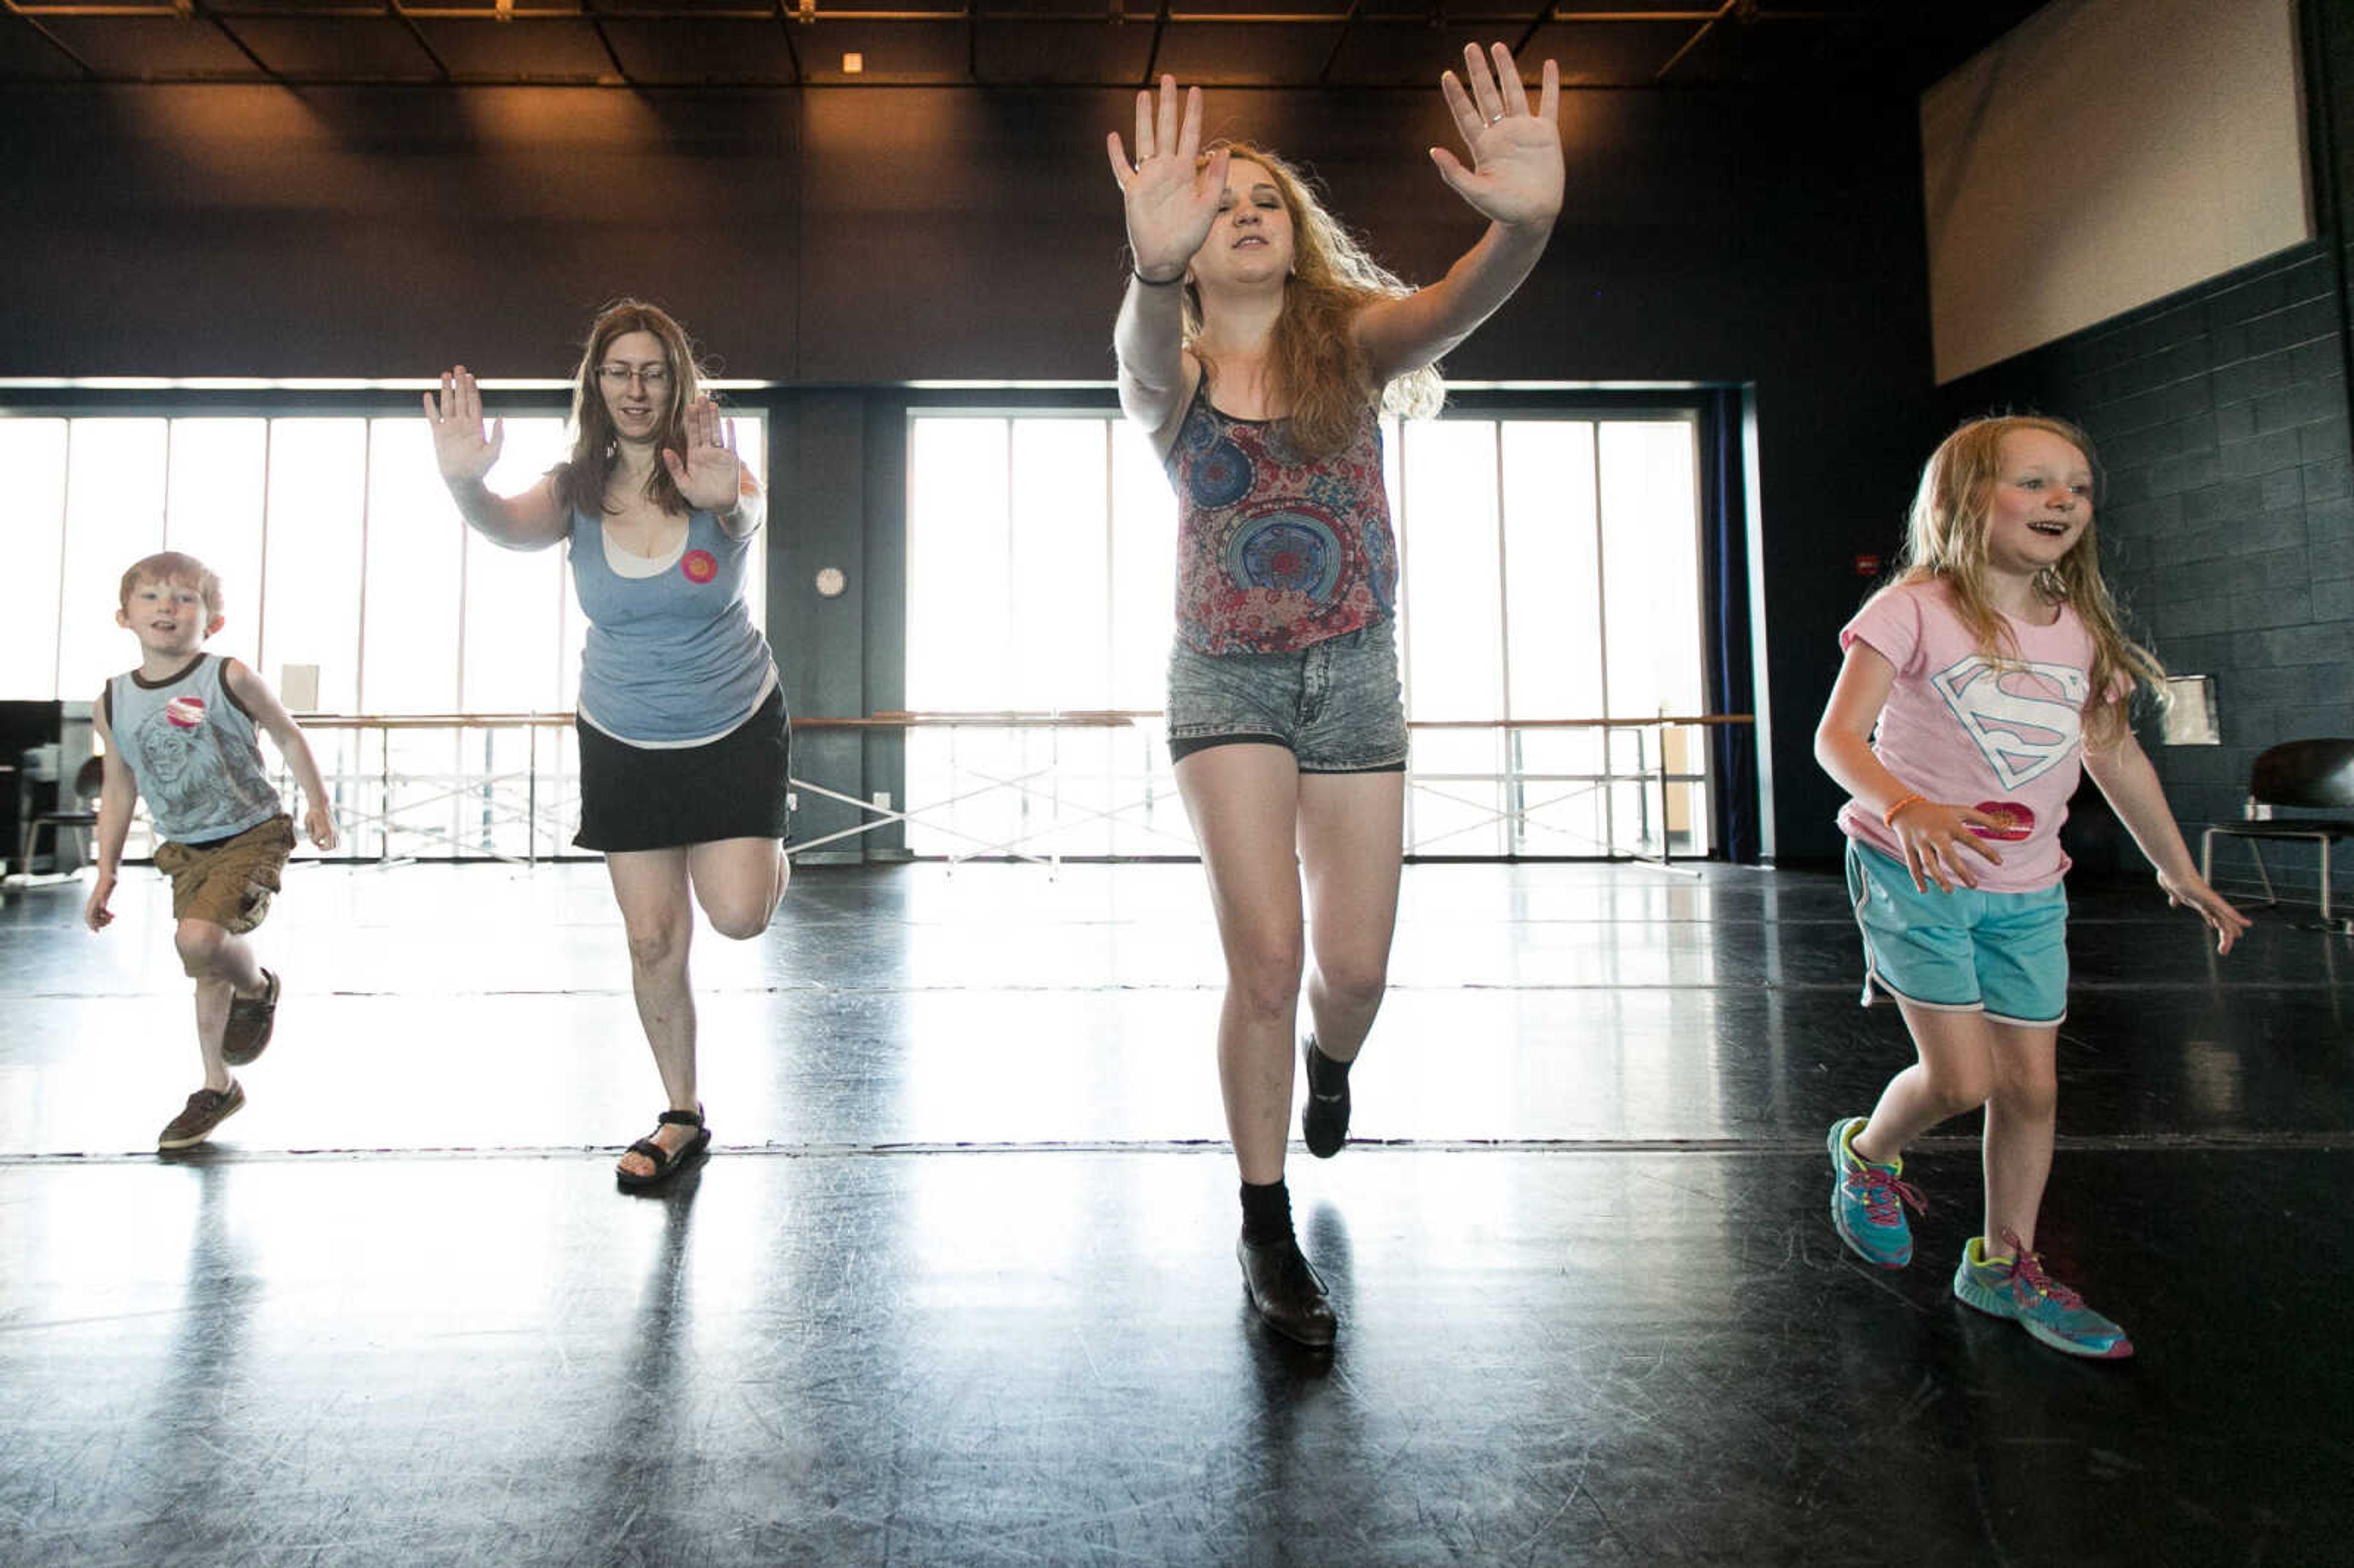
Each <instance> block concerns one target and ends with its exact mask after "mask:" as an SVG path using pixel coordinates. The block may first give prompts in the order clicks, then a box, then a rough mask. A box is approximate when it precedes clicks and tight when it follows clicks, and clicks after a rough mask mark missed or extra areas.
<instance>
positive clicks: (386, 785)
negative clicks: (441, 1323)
mask: <svg viewBox="0 0 2354 1568" xmlns="http://www.w3.org/2000/svg"><path fill="white" fill-rule="evenodd" d="M1161 717H1162V714H1161V710H1159V709H1152V708H1090V709H1021V708H998V709H883V710H878V711H876V712H875V713H872V714H867V715H808V716H798V717H795V718H794V719H793V720H792V724H793V726H794V728H795V729H796V730H799V731H802V732H821V731H833V730H843V731H852V732H864V731H870V730H871V731H878V732H883V731H888V732H898V733H903V734H904V733H906V732H908V731H914V730H927V729H949V730H981V731H991V730H997V731H1044V732H1048V733H1050V734H1052V733H1055V732H1064V731H1094V732H1104V731H1116V730H1127V729H1150V728H1153V727H1157V726H1158V725H1159V723H1160V721H1161ZM298 718H299V722H300V723H301V724H302V726H304V728H305V729H307V730H311V731H315V732H334V731H344V732H351V733H353V734H354V735H355V736H362V735H365V734H366V733H367V732H376V733H377V734H379V735H380V736H386V737H387V744H385V745H383V746H381V747H379V748H378V753H377V757H376V759H375V760H376V767H375V768H364V767H358V768H344V767H338V768H334V769H331V770H329V778H328V782H329V787H330V788H331V789H334V790H335V792H336V794H337V796H338V800H337V810H338V812H339V814H341V815H342V816H343V818H344V821H345V826H346V829H347V830H348V831H347V842H349V843H350V844H351V846H352V848H353V849H355V850H356V849H357V847H358V838H359V835H360V834H361V833H362V832H366V831H367V830H369V829H371V828H373V829H375V830H376V832H378V833H379V835H380V837H381V839H382V842H383V846H384V848H383V858H386V859H387V860H390V859H394V858H410V857H408V856H398V857H396V856H395V854H394V853H393V849H392V838H393V835H394V834H395V833H396V832H398V833H399V834H402V835H405V836H408V837H409V838H412V839H421V840H423V841H425V842H427V843H429V844H435V845H440V846H442V847H443V848H445V849H446V850H447V851H448V852H449V853H452V854H453V855H457V856H460V857H461V858H487V859H493V860H498V861H504V862H508V863H518V864H535V863H537V862H538V861H539V860H540V859H542V858H543V854H542V852H541V848H540V842H539V836H540V833H541V832H542V821H543V819H545V818H547V817H550V816H560V815H561V814H562V813H564V812H566V811H567V810H569V809H570V805H571V802H573V801H575V800H577V783H575V784H572V785H571V786H570V787H569V788H568V789H567V779H571V777H572V775H571V774H570V771H569V769H568V768H562V767H561V764H560V763H559V765H558V769H559V770H558V771H557V772H556V773H555V774H553V776H551V775H550V774H549V773H548V772H547V771H546V770H545V769H544V768H542V766H541V763H542V757H543V753H542V751H541V748H540V737H541V732H542V731H544V730H562V729H567V728H569V727H571V726H572V725H573V724H574V723H575V719H576V715H574V714H573V713H571V712H566V711H557V712H517V713H473V714H304V715H298ZM1754 723H1755V719H1754V717H1753V716H1752V715H1748V714H1715V713H1710V714H1661V715H1644V716H1640V717H1618V716H1610V717H1563V718H1520V719H1415V720H1410V721H1408V728H1409V730H1412V731H1416V732H1441V731H1488V732H1495V733H1501V734H1505V735H1508V736H1510V735H1514V734H1518V733H1523V732H1546V731H1577V730H1589V731H1604V732H1628V733H1631V734H1632V735H1633V736H1634V741H1635V757H1634V759H1633V760H1634V767H1633V768H1632V769H1631V770H1629V769H1623V768H1618V767H1616V766H1614V765H1613V764H1612V762H1611V760H1610V758H1609V755H1608V753H1607V751H1606V752H1605V754H1604V755H1603V758H1602V760H1601V765H1600V767H1599V768H1598V770H1595V771H1587V772H1532V771H1528V770H1526V769H1522V768H1518V767H1516V766H1507V767H1506V768H1504V769H1503V770H1502V771H1501V772H1494V771H1490V772H1455V773H1444V772H1419V771H1416V772H1412V773H1410V774H1409V776H1408V782H1409V784H1410V786H1411V787H1412V788H1413V789H1416V790H1417V791H1419V792H1421V794H1422V795H1423V796H1425V797H1426V798H1429V799H1433V800H1443V801H1446V802H1448V803H1449V804H1450V805H1452V806H1454V807H1457V808H1459V809H1461V810H1466V811H1469V812H1472V813H1474V815H1473V816H1472V818H1471V820H1469V821H1463V822H1458V823H1456V824H1455V825H1453V826H1451V827H1448V828H1447V829H1446V830H1445V831H1444V832H1440V833H1438V834H1437V837H1435V838H1432V839H1429V840H1426V841H1424V840H1418V841H1416V843H1415V844H1414V846H1413V849H1414V852H1415V853H1416V854H1423V853H1428V852H1429V850H1430V847H1431V845H1433V844H1436V843H1441V842H1444V841H1445V840H1447V839H1450V838H1454V837H1456V836H1457V835H1458V834H1462V833H1468V832H1477V831H1479V829H1482V828H1486V827H1490V826H1491V825H1493V824H1496V823H1499V822H1511V823H1512V824H1513V825H1514V828H1515V831H1516V832H1518V833H1519V834H1520V835H1521V836H1522V838H1523V839H1525V838H1526V837H1527V836H1529V835H1530V834H1531V833H1532V832H1551V833H1557V834H1561V835H1563V836H1564V837H1565V838H1568V839H1569V840H1571V841H1572V842H1574V843H1575V844H1576V845H1578V846H1579V847H1580V849H1581V850H1583V851H1585V852H1587V853H1591V852H1595V851H1598V852H1599V853H1601V855H1602V856H1604V857H1606V858H1610V859H1617V860H1629V861H1634V862H1637V863H1645V864H1650V865H1653V866H1655V867H1657V868H1659V869H1660V870H1665V871H1674V872H1679V873H1681V872H1683V871H1684V868H1683V867H1681V866H1678V865H1676V864H1675V863H1674V847H1673V830H1672V821H1673V807H1672V800H1671V792H1672V791H1673V789H1675V788H1676V787H1677V786H1679V785H1687V786H1689V785H1704V784H1706V783H1707V782H1708V781H1709V774H1708V773H1706V772H1705V771H1689V770H1677V769H1675V768H1672V767H1671V758H1670V749H1671V747H1670V743H1669V740H1668V734H1669V732H1670V731H1672V730H1707V729H1712V728H1721V727H1728V726H1747V725H1753V724H1754ZM404 731H441V732H445V733H450V734H451V735H452V736H458V735H462V734H464V733H466V732H498V731H507V732H514V733H515V734H516V735H517V736H518V738H520V739H521V740H522V741H523V746H524V755H523V757H522V758H519V759H518V762H519V764H520V765H519V766H513V767H506V768H501V767H498V766H496V765H495V761H494V758H495V753H496V749H497V743H496V741H495V740H494V739H493V738H490V737H489V736H486V738H485V742H484V756H483V764H482V768H480V769H478V770H477V769H471V768H464V767H462V766H461V767H460V768H458V769H456V770H455V771H452V772H448V773H443V772H441V771H440V770H438V769H436V770H433V771H417V770H414V769H408V768H397V767H396V766H395V765H394V750H395V748H394V747H392V746H391V745H390V744H388V738H389V736H392V735H393V734H396V733H398V732H404ZM1140 740H1143V741H1144V742H1145V744H1147V745H1148V746H1149V745H1150V744H1151V741H1150V737H1146V736H1140ZM558 755H559V756H560V753H559V754H558ZM341 760H345V759H341V758H339V761H341ZM348 760H349V761H350V762H353V763H358V762H360V761H361V758H359V757H358V756H357V755H354V756H352V757H350V758H348ZM952 766H953V767H954V768H955V769H956V771H957V773H958V774H960V775H970V788H967V787H965V784H966V779H964V778H961V777H960V778H958V779H956V780H955V783H954V785H953V787H952V792H951V793H949V794H948V795H946V796H944V797H942V798H940V799H938V800H929V801H926V802H922V803H916V802H912V801H907V800H902V801H901V802H900V803H899V804H897V805H896V806H892V805H884V804H881V803H879V802H878V801H877V800H869V799H862V798H860V797H859V796H856V795H853V794H849V793H845V792H843V791H841V790H838V789H831V788H829V787H827V786H825V785H822V784H819V783H816V782H814V781H812V780H810V779H801V778H793V779H790V780H789V781H788V782H789V786H790V789H792V790H793V791H794V792H795V794H796V796H798V795H799V793H800V792H801V791H804V790H806V791H807V792H808V793H809V794H811V796H814V797H816V798H818V799H822V800H831V801H835V802H838V803H840V804H841V805H843V806H846V807H849V808H850V809H852V810H854V811H855V812H857V813H858V819H857V820H856V821H854V822H853V823H851V824H850V825H849V826H846V827H843V828H840V829H837V830H834V831H832V832H828V833H825V834H823V835H821V836H820V837H817V838H814V839H810V840H806V841H803V842H793V843H790V844H788V846H787V847H788V849H790V851H792V852H793V853H806V852H809V851H812V850H816V849H819V848H822V847H823V846H825V845H828V844H832V843H835V842H842V841H844V840H853V839H857V838H861V837H863V836H864V835H865V834H868V833H872V832H877V831H879V830H883V829H886V828H890V827H893V826H895V825H900V826H904V825H906V824H909V823H914V824H916V825H918V826H920V827H921V828H922V829H923V830H924V831H925V832H928V833H933V834H937V835H939V836H940V837H942V838H945V839H949V840H951V841H956V842H958V844H959V847H958V848H957V849H956V850H955V851H954V852H953V853H949V855H948V856H947V857H946V858H947V860H948V861H949V863H950V864H951V865H954V864H957V863H962V862H964V861H967V860H970V859H975V858H979V857H984V856H994V857H1003V858H1009V859H1013V860H1019V861H1024V862H1028V863H1034V864H1041V865H1046V866H1050V867H1051V866H1053V865H1055V864H1058V863H1060V861H1061V860H1062V858H1063V856H1062V855H1061V854H1060V853H1055V852H1053V851H1051V850H1049V851H1045V852H1044V853H1042V852H1041V851H1040V850H1039V849H1038V847H1037V842H1038V841H1039V840H1041V839H1044V838H1049V837H1054V836H1057V835H1061V834H1063V833H1066V832H1069V831H1071V830H1073V829H1075V828H1084V827H1087V825H1089V824H1091V823H1097V822H1103V823H1108V822H1114V821H1119V822H1120V823H1121V824H1122V825H1123V826H1124V827H1126V828H1128V829H1130V830H1134V831H1138V832H1142V833H1144V834H1146V835H1148V836H1150V837H1151V838H1156V839H1159V840H1161V841H1164V842H1167V843H1168V845H1169V846H1170V849H1171V852H1172V853H1177V854H1182V855H1188V856H1190V855H1192V854H1193V853H1194V850H1195V846H1194V842H1193V837H1192V835H1191V833H1190V832H1172V831H1169V830H1165V829H1162V828H1161V827H1159V826H1157V825H1156V824H1154V823H1152V822H1151V821H1137V820H1136V813H1138V812H1140V811H1141V812H1144V813H1146V814H1147V815H1148V816H1149V815H1150V811H1151V810H1152V809H1153V808H1155V807H1156V806H1158V805H1159V804H1161V800H1163V799H1164V797H1165V790H1163V789H1154V788H1152V781H1153V779H1154V778H1155V777H1156V774H1157V772H1158V771H1159V769H1155V768H1151V767H1148V768H1146V769H1145V770H1144V771H1143V772H1142V773H1141V774H1140V775H1129V774H1119V775H1116V776H1114V777H1115V779H1119V778H1132V777H1141V778H1143V779H1145V780H1146V784H1147V788H1146V789H1145V790H1144V791H1143V793H1142V796H1141V798H1140V799H1135V800H1108V801H1107V803H1106V804H1104V805H1101V806H1093V805H1087V804H1083V803H1081V802H1078V801H1075V800H1067V799H1065V798H1063V797H1062V795H1061V793H1060V792H1059V790H1058V789H1057V788H1056V783H1055V781H1056V779H1057V776H1058V774H1059V773H1060V772H1061V767H1060V758H1059V757H1055V758H1049V759H1048V760H1047V761H1046V762H1045V763H1044V765H1042V766H1038V767H1033V768H1013V769H1004V770H995V771H992V770H987V769H982V768H965V767H964V766H962V765H961V764H952ZM1628 782H1634V783H1636V784H1638V786H1639V788H1640V791H1641V795H1640V800H1641V802H1642V806H1643V808H1644V810H1643V815H1644V816H1645V817H1649V815H1650V812H1651V810H1653V809H1654V807H1655V809H1656V810H1657V813H1658V815H1657V832H1656V835H1653V834H1652V833H1651V832H1649V824H1646V826H1645V828H1644V829H1639V830H1638V839H1637V841H1636V846H1635V847H1631V848H1630V847H1626V846H1622V845H1621V844H1620V843H1619V842H1617V840H1618V837H1619V835H1618V832H1617V816H1618V812H1619V810H1620V806H1619V803H1618V800H1617V797H1616V791H1614V790H1613V789H1612V787H1613V786H1614V785H1622V784H1625V783H1628ZM362 783H364V784H366V785H372V786H373V787H374V789H376V802H375V804H376V807H377V809H376V810H361V802H360V800H359V799H358V798H357V796H358V791H357V790H350V791H347V790H346V789H345V788H343V787H344V786H347V785H353V784H362ZM551 784H552V786H553V789H552V792H551V790H550V788H549V786H550V785H551ZM1472 785H1482V786H1496V785H1500V786H1502V787H1503V790H1504V794H1503V797H1502V798H1503V800H1504V802H1505V803H1504V804H1502V805H1501V806H1500V807H1499V805H1498V804H1497V803H1496V799H1497V798H1496V796H1495V795H1494V794H1493V793H1492V792H1491V793H1490V795H1489V798H1488V799H1485V800H1481V799H1477V798H1474V796H1473V795H1472V794H1470V793H1468V792H1466V789H1465V788H1460V787H1469V786H1472ZM1532 785H1536V786H1561V787H1562V788H1560V789H1557V790H1555V791H1554V792H1553V793H1550V794H1543V795H1542V796H1540V797H1539V798H1535V799H1532V798H1530V793H1529V790H1528V787H1529V786H1532ZM419 786H422V787H424V789H426V791H427V792H426V793H423V794H421V795H419V794H415V793H408V794H406V795H404V794H403V791H404V790H407V789H415V788H417V787H419ZM1005 790H1010V791H1012V792H1013V794H1014V795H1015V796H1016V797H1017V798H1018V799H1019V800H1022V801H1023V805H1024V807H1025V809H1026V807H1027V806H1028V804H1029V803H1030V802H1032V801H1034V800H1041V799H1044V800H1046V801H1047V802H1048V805H1049V810H1048V813H1047V816H1048V819H1049V820H1048V821H1045V823H1044V825H1043V826H1031V827H1027V828H1025V829H1024V830H1023V831H1022V832H1013V833H1012V834H1010V835H1009V834H1003V833H1001V834H999V835H997V836H994V837H991V836H988V835H984V834H977V833H973V832H968V831H965V830H964V829H963V828H961V827H960V826H958V825H956V824H955V823H953V822H951V821H944V820H943V819H944V818H946V817H947V816H949V814H950V813H951V812H952V810H953V809H954V808H955V807H957V806H959V805H960V804H962V803H963V802H965V801H968V800H974V799H976V798H979V797H981V796H985V795H989V794H991V793H993V792H997V791H1005ZM1596 790H1601V791H1602V792H1603V794H1602V800H1601V801H1600V806H1599V810H1600V815H1601V818H1602V821H1603V829H1602V836H1601V837H1600V838H1599V839H1596V838H1592V837H1590V836H1588V835H1587V834H1585V833H1580V832H1575V831H1573V830H1572V829H1571V828H1569V827H1566V826H1563V825H1559V824H1558V823H1556V822H1553V821H1545V820H1543V816H1542V813H1544V812H1546V811H1547V810H1548V809H1549V808H1553V807H1556V806H1561V805H1564V804H1566V803H1568V802H1571V801H1574V800H1577V799H1578V798H1579V797H1581V796H1588V795H1591V794H1593V792H1595V791H1596ZM461 803H462V804H466V805H471V806H475V807H479V809H480V813H481V814H480V816H479V817H478V818H477V819H476V820H475V821H472V823H470V824H468V825H467V826H465V827H463V828H461V829H459V830H456V831H452V829H451V827H450V826H449V825H447V824H443V825H436V824H434V823H433V822H432V821H429V815H428V814H429V813H430V812H431V811H433V810H436V809H437V808H438V809H446V810H451V812H452V813H453V815H454V813H455V811H456V810H458V808H459V807H460V806H461ZM502 827H505V828H509V829H519V830H520V832H521V833H522V835H523V840H524V842H523V853H519V854H518V853H510V852H508V851H504V850H502V849H501V848H499V847H498V845H497V843H496V842H495V839H496V836H497V830H498V829H499V828H502ZM553 831H554V832H558V833H560V832H561V831H562V830H561V827H560V826H559V827H558V828H557V829H555V830H553ZM1646 840H1649V841H1651V842H1656V844H1657V846H1658V853H1648V848H1649V845H1648V844H1647V843H1646V842H1645V841H1646ZM557 853H560V851H558V852H557Z"/></svg>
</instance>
